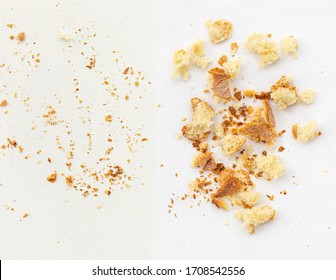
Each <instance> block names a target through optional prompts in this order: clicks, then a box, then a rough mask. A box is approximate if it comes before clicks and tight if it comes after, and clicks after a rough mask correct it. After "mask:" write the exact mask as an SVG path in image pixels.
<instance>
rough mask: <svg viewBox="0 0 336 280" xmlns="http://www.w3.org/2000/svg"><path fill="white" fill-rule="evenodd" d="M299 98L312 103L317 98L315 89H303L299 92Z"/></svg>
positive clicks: (306, 102)
mask: <svg viewBox="0 0 336 280" xmlns="http://www.w3.org/2000/svg"><path fill="white" fill-rule="evenodd" d="M298 97H299V100H300V101H301V102H303V103H305V104H311V103H313V101H314V98H315V91H313V90H311V89H306V90H302V91H300V92H299V93H298Z"/></svg>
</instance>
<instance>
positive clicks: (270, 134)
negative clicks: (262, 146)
mask: <svg viewBox="0 0 336 280" xmlns="http://www.w3.org/2000/svg"><path fill="white" fill-rule="evenodd" d="M239 133H240V134H242V135H245V136H246V137H248V138H250V139H251V140H253V141H255V142H263V143H266V144H273V143H274V139H275V138H276V137H277V136H278V134H277V133H276V132H275V130H274V127H273V126H272V125H271V124H268V123H265V122H252V123H247V124H245V125H243V126H242V127H241V128H239Z"/></svg>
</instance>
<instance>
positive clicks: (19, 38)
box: [16, 32, 26, 42]
mask: <svg viewBox="0 0 336 280" xmlns="http://www.w3.org/2000/svg"><path fill="white" fill-rule="evenodd" d="M16 39H17V40H18V41H20V42H23V41H24V40H25V39H26V34H25V33H24V32H20V33H19V34H18V35H16Z"/></svg>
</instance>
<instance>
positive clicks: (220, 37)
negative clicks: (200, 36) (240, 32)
mask: <svg viewBox="0 0 336 280" xmlns="http://www.w3.org/2000/svg"><path fill="white" fill-rule="evenodd" d="M205 25H206V27H207V29H208V32H209V37H210V41H211V42H212V43H215V44H218V43H220V42H222V41H224V40H225V39H227V38H229V37H230V36H231V34H232V23H231V22H229V21H227V20H225V19H219V20H215V21H212V20H210V19H209V20H207V21H206V22H205Z"/></svg>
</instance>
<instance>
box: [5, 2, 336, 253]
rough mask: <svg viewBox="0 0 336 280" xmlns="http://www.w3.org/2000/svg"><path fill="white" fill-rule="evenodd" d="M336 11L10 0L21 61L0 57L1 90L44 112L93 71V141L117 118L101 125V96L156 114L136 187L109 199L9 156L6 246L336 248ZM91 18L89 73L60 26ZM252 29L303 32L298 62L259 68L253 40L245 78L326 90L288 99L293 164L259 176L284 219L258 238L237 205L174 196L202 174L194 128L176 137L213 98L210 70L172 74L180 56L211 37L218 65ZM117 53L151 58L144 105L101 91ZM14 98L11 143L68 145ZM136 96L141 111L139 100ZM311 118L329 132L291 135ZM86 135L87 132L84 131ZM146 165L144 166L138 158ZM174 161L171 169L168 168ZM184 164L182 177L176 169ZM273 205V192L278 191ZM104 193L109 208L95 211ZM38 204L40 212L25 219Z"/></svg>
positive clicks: (86, 88)
mask: <svg viewBox="0 0 336 280" xmlns="http://www.w3.org/2000/svg"><path fill="white" fill-rule="evenodd" d="M335 8H336V5H335V3H334V2H333V1H323V4H321V3H320V2H319V1H214V0H212V1H200V0H196V1H186V0H183V1H181V0H180V1H177V0H174V1H149V0H148V1H145V0H143V1H103V0H100V1H72V0H71V1H16V0H15V1H13V0H12V1H9V0H3V1H1V3H0V16H1V21H0V25H1V27H0V34H1V37H0V42H1V46H2V51H1V54H0V63H4V62H6V64H10V65H12V67H13V68H15V69H16V71H15V73H14V74H11V75H8V74H6V71H5V70H4V69H3V68H0V83H1V84H0V85H1V89H2V91H1V92H0V99H5V98H7V95H8V96H9V97H10V96H12V95H13V92H15V91H17V92H18V93H19V94H20V93H21V94H22V95H23V96H29V97H30V99H31V104H32V105H31V108H32V110H33V111H36V112H38V111H39V110H40V109H39V108H41V106H43V103H44V102H47V103H48V102H54V99H53V94H54V93H57V94H58V95H59V96H60V97H61V98H65V96H67V94H71V93H72V92H73V84H72V80H73V78H74V77H76V78H78V79H79V80H80V82H81V88H82V89H83V90H82V94H83V96H85V101H86V102H87V103H88V104H90V105H91V106H92V110H91V112H92V115H93V117H92V118H93V119H95V120H96V123H94V124H93V128H92V129H93V132H92V133H93V135H96V136H95V137H96V138H95V141H94V145H96V148H97V149H98V150H99V147H100V141H103V140H101V139H100V137H99V136H100V135H101V133H106V129H107V130H108V129H109V128H108V127H105V126H104V129H102V126H101V125H100V124H101V123H102V122H103V116H104V112H105V111H104V110H102V109H101V108H100V107H99V106H97V104H101V103H106V104H108V108H111V110H112V111H113V112H115V113H116V114H117V115H120V116H123V117H125V119H127V120H128V122H129V124H130V126H132V127H135V128H136V127H140V126H141V125H143V124H144V127H143V128H142V129H143V135H144V137H147V138H148V139H149V141H148V143H146V144H144V146H143V148H141V149H139V151H137V152H136V153H133V154H132V155H131V156H132V158H134V163H133V161H132V164H133V165H132V164H131V165H130V166H129V167H128V170H129V171H134V173H136V174H137V176H136V178H135V179H134V181H133V182H132V186H131V188H130V189H129V190H122V191H116V192H115V193H114V194H113V195H111V196H110V197H109V198H107V199H105V198H104V196H100V197H99V198H90V197H88V198H83V197H81V196H80V195H79V194H78V193H77V192H74V191H72V190H67V189H66V187H65V184H64V183H63V182H61V181H60V182H57V183H55V184H53V185H51V184H50V183H48V182H46V181H45V177H46V176H47V175H49V174H50V173H51V172H52V171H53V170H54V169H55V168H56V169H57V168H60V167H58V166H52V167H50V166H49V165H46V164H43V163H42V164H41V165H37V164H36V160H35V159H32V160H30V161H25V160H24V159H23V157H22V155H21V154H18V153H14V152H13V154H7V155H6V156H5V157H4V156H2V155H1V157H0V183H1V185H0V207H1V208H0V220H1V226H0V257H1V258H4V259H22V258H23V259H26V258H27V259H138V258H140V259H146V258H156V259H181V258H186V259H280V258H281V259H297V258H302V259H315V258H335V257H336V249H335V245H336V232H335V230H336V220H335V219H334V217H333V215H334V213H335V211H336V204H335V203H334V200H335V199H334V198H335V195H336V189H335V173H334V171H335V164H336V159H335V157H334V155H335V154H336V151H335V148H334V142H335V140H336V132H335V131H334V130H333V127H334V119H336V112H335V110H334V104H335V101H336V100H335V96H334V93H333V88H334V67H335V66H334V65H335V64H336V63H335V62H336V61H335V60H336V59H335V56H334V50H335V48H336V39H335V38H334V37H332V36H331V34H332V27H333V26H334V25H335V19H334V16H333V15H334V13H335ZM208 18H211V19H216V18H226V19H228V20H230V21H231V22H232V23H233V28H234V29H233V35H232V37H231V38H230V39H229V40H228V41H226V42H224V43H222V44H219V45H213V44H211V43H210V42H209V40H208V36H207V31H206V29H205V27H204V22H205V20H206V19H208ZM11 22H13V23H15V24H16V25H17V26H18V28H17V29H16V30H18V31H21V30H22V31H24V32H26V34H27V38H28V39H29V40H30V38H32V37H33V38H34V41H35V42H36V46H34V48H35V50H36V51H38V52H40V53H41V56H42V58H41V63H40V66H39V68H36V69H32V68H27V65H25V64H23V63H20V61H19V60H18V57H16V56H13V53H14V52H15V50H16V48H17V49H19V50H20V51H22V49H21V46H17V45H16V44H15V43H12V42H11V41H9V39H8V36H7V35H9V33H10V32H11V30H9V29H8V28H7V27H6V24H7V23H11ZM85 27H89V31H88V32H95V33H96V34H97V37H96V39H95V40H94V41H92V44H93V42H94V46H95V49H96V54H97V66H96V68H95V69H94V71H92V72H89V73H88V71H85V70H86V69H85V68H84V65H85V64H84V63H85V62H84V61H83V60H81V57H80V56H78V55H77V53H78V51H79V50H80V46H79V45H76V43H74V51H73V52H72V53H71V52H68V51H62V49H63V48H64V45H65V44H66V43H64V42H62V41H59V40H57V36H58V34H60V33H66V34H70V35H71V34H72V35H73V31H74V30H75V29H76V28H85ZM252 32H264V33H272V34H273V39H275V40H277V41H279V40H280V39H281V38H282V37H284V36H287V35H294V36H296V37H297V39H298V41H299V51H298V59H297V60H293V59H291V57H289V56H286V57H284V58H283V59H281V60H280V61H279V62H278V63H277V64H275V65H273V66H270V67H267V68H265V69H263V70H260V69H259V68H258V65H257V58H256V57H255V56H253V55H251V54H247V53H246V51H245V49H244V48H243V47H240V48H239V50H238V52H237V54H236V57H239V56H241V57H242V67H241V72H240V75H239V77H238V79H237V80H236V81H235V85H237V86H238V87H240V88H247V87H249V88H250V87H254V88H255V89H257V90H258V89H260V90H262V89H267V88H269V86H270V85H271V84H272V83H274V82H275V81H276V80H277V79H278V78H279V77H280V76H281V75H284V74H285V75H289V76H291V77H292V79H293V83H294V84H295V85H296V86H297V87H298V88H299V89H300V88H302V89H303V88H312V89H315V90H316V92H317V97H316V100H315V102H314V103H313V104H312V105H308V106H307V105H304V104H298V105H295V106H293V107H291V108H288V110H286V111H283V112H280V111H278V110H276V109H275V115H276V120H277V126H278V127H279V129H286V130H287V131H288V132H287V133H286V134H285V135H284V136H283V137H282V138H281V140H280V141H279V142H278V143H279V145H280V144H281V145H283V146H285V147H286V151H284V152H283V153H281V154H280V156H281V160H282V161H283V162H284V164H285V166H286V168H287V175H286V176H285V177H283V178H281V179H279V180H277V181H273V182H265V181H262V180H258V181H257V180H255V183H256V185H257V189H259V190H261V191H262V192H265V193H268V194H274V195H275V200H274V202H272V203H271V205H273V206H274V207H275V208H276V210H277V216H276V219H275V221H274V222H271V223H269V224H267V225H265V226H262V227H260V228H258V229H257V230H256V233H255V234H254V235H252V236H250V235H248V234H247V232H246V231H245V229H244V228H243V226H242V225H241V224H240V223H239V222H238V221H236V219H235V218H234V217H233V211H229V212H223V211H220V210H218V209H216V208H215V207H214V206H212V205H211V204H207V203H202V204H201V206H197V205H194V204H192V203H189V202H186V203H181V202H178V203H176V205H175V207H174V212H175V213H176V214H177V218H175V217H174V216H173V215H171V214H168V213H167V212H168V204H169V201H170V198H171V197H172V193H175V194H177V195H182V194H184V193H185V192H187V186H188V183H189V182H190V181H191V180H192V179H194V178H195V177H196V176H197V170H194V169H192V168H191V167H190V164H191V160H192V157H193V155H194V149H193V148H192V147H191V144H190V143H189V142H188V141H186V140H185V139H182V140H178V141H177V140H176V134H177V133H178V132H179V130H180V128H181V127H182V125H183V123H182V121H181V120H182V119H183V118H184V117H188V119H190V116H191V108H190V99H191V98H192V97H194V96H198V97H200V98H202V99H204V100H211V99H210V98H209V96H208V95H207V94H205V93H203V90H204V89H205V88H206V76H207V75H206V71H205V70H199V69H193V70H192V71H191V78H190V80H189V81H187V82H185V81H180V80H176V81H171V80H170V79H169V76H170V72H171V71H172V65H171V55H172V53H173V52H174V51H175V50H177V49H180V48H184V47H187V46H189V45H190V44H191V43H192V42H193V41H194V40H196V39H197V38H202V39H203V40H204V41H205V42H206V45H205V54H206V56H209V57H210V58H212V59H213V61H214V62H215V61H216V60H217V58H218V57H219V56H220V55H222V54H223V53H226V54H229V47H230V43H231V42H234V41H236V42H238V44H242V43H243V42H244V40H245V39H246V38H247V36H248V35H249V34H250V33H252ZM12 33H14V31H13V32H12ZM74 36H75V35H74ZM75 39H76V40H77V39H78V38H75ZM112 50H118V51H120V54H121V55H122V56H123V61H124V62H125V63H126V64H129V65H132V66H134V67H135V68H137V69H140V70H141V71H142V72H143V73H144V74H145V75H146V77H147V79H149V80H150V81H151V82H152V84H151V85H143V88H141V89H139V91H141V92H142V90H146V92H147V94H146V95H145V98H144V99H143V100H138V101H132V98H131V103H126V102H118V103H115V102H114V101H113V99H111V98H110V97H109V96H106V95H104V94H100V93H101V92H103V90H102V89H101V88H100V84H101V82H102V79H101V77H102V75H103V74H105V73H108V74H112V73H113V72H114V71H117V70H118V69H119V68H118V67H119V66H117V65H116V64H114V63H112V61H113V59H114V58H113V56H111V52H112ZM76 51H77V53H76ZM67 59H71V61H72V66H69V65H68V64H67V63H66V61H67ZM212 65H215V63H213V64H212ZM48 69H49V71H48ZM27 74H29V75H30V77H27ZM118 82H119V83H120V81H118ZM3 84H7V88H3ZM19 86H20V88H19ZM122 90H123V86H121V91H122ZM125 90H126V88H125ZM3 97H4V98H3ZM7 99H8V100H9V101H11V99H10V98H7ZM65 100H68V99H67V98H65ZM68 102H69V103H67V106H65V107H66V108H68V111H66V112H65V115H66V117H68V118H72V116H73V115H74V114H76V113H74V111H73V110H72V108H73V106H72V103H71V102H72V101H71V99H69V101H68ZM210 102H211V101H210ZM9 103H10V104H9V106H8V110H9V114H8V115H4V114H3V112H2V111H4V110H3V108H1V118H0V137H1V141H2V142H4V141H3V139H6V138H7V137H9V135H14V136H16V139H17V141H18V142H19V143H20V144H21V143H22V145H24V147H25V149H27V150H29V149H30V150H31V151H32V152H31V153H32V154H33V153H34V152H35V151H36V150H37V149H39V148H41V147H40V145H37V143H42V144H43V149H42V148H41V149H42V150H43V151H49V150H50V151H53V150H52V149H55V147H54V145H52V144H51V143H52V142H51V141H48V139H36V138H35V135H33V134H31V132H30V127H31V122H33V121H34V120H35V119H34V117H33V116H34V114H29V112H26V111H25V109H26V108H25V107H24V106H23V105H22V104H21V105H20V102H19V101H18V100H15V101H14V100H13V102H12V103H11V102H9ZM212 103H213V102H212ZM95 104H96V105H95ZM120 104H121V105H120ZM158 104H160V106H158ZM118 105H120V107H118ZM135 106H137V107H139V109H138V110H133V108H134V107H135ZM218 108H219V107H218ZM310 119H314V120H316V121H317V122H318V123H319V125H320V129H321V131H322V134H323V137H320V138H318V139H317V140H316V141H314V142H311V143H309V144H307V145H301V144H298V143H295V142H294V140H293V139H292V137H291V135H290V133H289V130H290V126H291V125H292V124H293V123H295V122H299V123H301V122H305V121H307V120H310ZM35 121H36V122H37V121H38V119H36V120H35ZM111 130H112V131H113V133H114V134H115V138H116V140H118V137H121V139H120V141H117V143H116V147H115V150H116V151H119V152H116V154H115V158H116V159H117V160H116V161H121V162H122V161H126V159H127V158H128V157H129V153H128V151H127V149H126V148H125V145H124V144H123V141H124V138H122V137H124V135H122V133H121V132H120V131H119V130H118V129H117V128H111ZM119 132H120V133H119ZM80 135H81V130H80V129H78V137H79V138H80ZM104 139H105V138H104ZM20 140H21V141H20ZM2 142H1V143H2ZM81 144H82V146H83V147H85V144H84V143H81ZM117 147H118V149H117ZM56 152H57V151H55V153H56ZM45 156H47V155H45ZM88 160H89V159H88ZM223 160H225V159H224V158H223ZM140 162H141V164H142V166H143V167H142V168H141V169H139V168H137V167H138V165H139V164H140ZM161 164H163V165H164V167H160V165H161ZM175 173H178V174H179V176H178V177H175ZM292 176H295V178H294V179H293V177H292ZM142 183H143V184H144V185H142ZM284 189H285V190H287V195H286V196H281V195H280V194H279V192H280V191H281V190H284ZM66 201H69V202H66ZM264 202H265V203H268V199H267V198H266V197H265V198H264ZM98 204H102V205H103V208H102V209H100V210H98V209H96V206H97V205H98ZM5 205H13V206H15V209H16V211H15V212H14V213H10V212H8V211H7V210H6V209H5V207H4V206H5ZM192 205H193V208H192V209H190V206H192ZM26 212H27V213H30V216H29V217H28V218H26V219H24V220H23V221H22V222H20V219H21V217H22V215H23V213H26Z"/></svg>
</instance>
